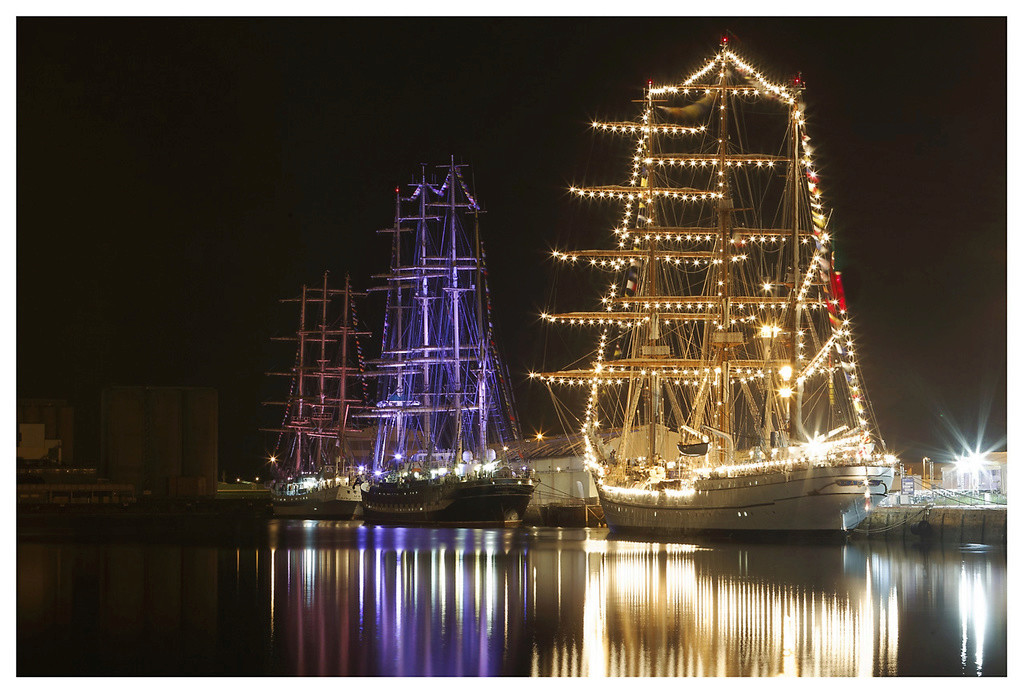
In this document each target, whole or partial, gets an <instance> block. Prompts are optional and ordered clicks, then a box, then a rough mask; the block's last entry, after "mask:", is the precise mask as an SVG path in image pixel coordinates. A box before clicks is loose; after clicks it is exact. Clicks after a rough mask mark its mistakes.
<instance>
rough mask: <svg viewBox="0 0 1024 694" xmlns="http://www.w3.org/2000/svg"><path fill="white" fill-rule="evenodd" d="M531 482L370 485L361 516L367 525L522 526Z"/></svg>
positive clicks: (495, 480) (499, 480) (498, 480)
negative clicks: (362, 515)
mask: <svg viewBox="0 0 1024 694" xmlns="http://www.w3.org/2000/svg"><path fill="white" fill-rule="evenodd" d="M535 486H536V485H535V483H534V481H533V480H530V479H522V478H484V479H479V480H462V481H458V482H444V483H437V482H422V483H410V484H387V483H382V484H378V485H373V486H369V487H367V488H365V489H364V490H363V513H364V519H365V521H366V522H367V523H369V524H373V525H459V526H467V527H469V526H471V527H485V526H498V527H512V526H516V525H520V524H521V523H522V519H523V516H524V515H525V513H526V507H527V505H528V504H529V503H530V498H531V497H532V496H533V490H534V488H535Z"/></svg>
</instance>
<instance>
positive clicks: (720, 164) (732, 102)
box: [531, 40, 895, 536]
mask: <svg viewBox="0 0 1024 694" xmlns="http://www.w3.org/2000/svg"><path fill="white" fill-rule="evenodd" d="M802 95H803V84H802V83H801V80H800V79H799V78H797V79H794V80H792V81H791V82H789V83H786V84H783V83H779V82H773V81H771V80H769V78H768V77H767V76H765V75H764V74H763V73H762V72H760V71H759V70H758V69H756V68H755V67H754V66H753V65H752V64H751V63H749V62H748V61H746V60H745V59H743V58H741V57H740V56H739V55H738V54H737V53H736V52H734V50H732V48H731V47H730V46H729V45H728V42H727V41H726V40H723V41H722V43H721V46H720V49H719V51H718V52H717V53H716V54H714V55H713V56H712V57H711V58H710V59H708V60H707V61H706V62H705V63H704V65H703V67H701V68H700V69H698V70H697V71H696V72H694V73H693V74H692V75H690V76H689V77H686V78H685V79H684V80H681V81H680V82H677V83H672V84H667V85H656V84H650V83H649V84H648V85H647V87H646V88H645V90H644V93H643V99H642V100H641V101H640V102H639V104H640V113H639V114H638V115H637V117H636V118H635V120H632V121H626V122H595V123H594V124H593V127H594V129H595V130H596V131H598V132H599V133H605V134H609V135H615V136H620V137H625V138H627V139H628V140H630V141H631V142H632V154H631V158H630V159H629V161H630V166H631V168H630V170H629V171H628V172H627V176H626V179H625V182H624V183H618V184H613V185H599V186H580V187H573V188H571V189H570V190H571V192H572V193H573V194H574V195H576V196H579V197H580V198H583V199H585V200H591V201H600V202H612V203H613V204H617V205H620V206H621V209H622V213H621V216H620V217H619V218H618V221H617V226H616V228H615V229H614V230H613V237H614V243H613V244H610V245H611V246H612V247H610V248H606V249H599V250H573V251H559V250H556V251H555V252H554V255H555V258H556V259H558V260H560V261H564V262H567V263H570V264H574V265H583V266H586V267H587V268H588V269H589V270H590V271H597V272H603V273H607V274H608V275H609V276H610V282H609V286H608V289H607V292H606V293H605V294H604V296H602V297H600V305H599V306H595V309H596V310H591V311H578V312H572V313H550V314H544V319H545V320H546V321H549V322H550V323H553V324H559V325H565V326H568V327H570V328H575V329H582V330H589V331H596V348H595V350H594V352H593V353H591V354H590V355H588V356H587V357H586V358H584V359H581V360H580V361H583V362H584V363H586V364H587V366H586V367H585V368H579V369H566V370H561V371H553V372H544V373H535V374H532V375H531V376H532V377H533V378H535V379H540V380H542V381H544V382H545V383H547V384H548V385H551V386H567V387H570V388H572V387H575V388H577V389H578V388H584V389H586V390H587V391H589V400H588V401H587V403H586V406H585V412H584V413H583V416H582V417H581V422H582V429H581V433H582V438H583V446H584V450H585V459H586V463H587V465H588V467H589V468H590V470H591V471H592V472H593V474H594V476H595V480H596V483H597V490H598V494H599V497H600V501H601V505H602V507H603V510H604V515H605V519H606V521H607V523H608V525H609V527H610V528H612V529H613V530H615V531H636V532H644V533H651V534H657V535H668V536H672V535H684V534H689V533H694V532H705V531H726V532H734V531H754V530H756V531H844V530H849V529H851V528H854V527H855V526H857V525H858V524H859V523H861V522H862V521H863V520H864V519H865V518H866V517H867V515H868V513H869V512H870V511H871V509H872V507H873V506H874V505H875V504H877V503H878V502H879V501H880V500H881V499H883V498H884V497H885V495H886V494H887V492H888V491H889V488H890V487H891V485H892V481H893V474H894V471H893V465H894V463H895V458H894V456H892V455H890V454H887V453H886V452H885V451H884V442H883V441H882V440H881V438H880V436H879V434H878V431H877V427H876V426H875V423H874V417H873V413H872V410H871V407H870V405H869V403H868V399H867V393H866V391H865V388H864V383H863V381H862V379H861V373H860V367H859V365H858V363H857V351H856V349H855V343H854V340H853V333H852V328H853V326H852V321H851V319H850V317H849V315H848V313H847V310H846V303H845V299H844V296H843V291H842V283H841V279H840V274H839V273H838V272H837V271H836V270H835V269H834V265H833V250H832V249H833V243H832V239H833V237H834V235H835V231H834V227H836V226H839V224H838V223H831V220H830V217H831V215H830V212H829V210H828V209H827V208H826V206H825V202H824V199H823V194H822V190H821V187H820V186H821V183H820V182H819V178H818V174H817V171H816V168H815V164H814V161H813V159H812V154H813V150H812V147H811V142H810V138H809V137H808V135H807V133H806V127H805V126H806V123H805V112H804V104H803V101H802ZM843 231H845V230H842V229H840V232H843Z"/></svg>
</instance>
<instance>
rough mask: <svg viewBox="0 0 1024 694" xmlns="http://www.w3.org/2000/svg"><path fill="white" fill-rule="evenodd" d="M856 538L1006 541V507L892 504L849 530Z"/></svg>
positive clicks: (951, 541)
mask: <svg viewBox="0 0 1024 694" xmlns="http://www.w3.org/2000/svg"><path fill="white" fill-rule="evenodd" d="M852 536H853V537H854V538H857V539H872V540H880V539H884V540H887V541H912V542H921V541H928V542H937V543H941V544H970V543H975V544H984V545H1005V544H1006V508H1005V507H999V508H992V507H984V508H979V507H970V506H966V507H965V506H932V507H921V506H892V507H882V508H876V509H875V510H874V511H872V512H871V515H869V516H868V517H867V520H865V521H864V522H863V523H861V524H860V525H859V526H858V527H857V528H856V529H855V530H854V531H853V533H852Z"/></svg>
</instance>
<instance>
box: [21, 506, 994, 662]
mask: <svg viewBox="0 0 1024 694" xmlns="http://www.w3.org/2000/svg"><path fill="white" fill-rule="evenodd" d="M97 587H98V588H99V589H98V590H97ZM55 644H56V645H57V646H59V647H60V648H63V649H64V650H65V651H67V652H75V653H78V652H81V656H80V657H79V659H78V660H74V661H70V664H68V663H65V665H64V667H58V666H55V665H54V661H53V659H52V658H49V659H48V658H47V657H46V656H45V655H44V654H43V651H44V650H45V649H50V650H51V651H52V650H53V648H54V646H55ZM114 644H116V646H117V648H116V649H112V648H110V645H114ZM37 651H38V652H39V653H40V655H39V656H38V657H37V656H35V655H34V654H35V653H36V652H37ZM153 653H160V654H161V656H160V657H157V656H154V655H152V654H153ZM175 654H176V655H177V657H178V659H177V660H175V659H174V655H175ZM18 663H19V674H47V673H53V674H56V673H66V674H74V673H83V674H103V673H108V674H120V673H122V672H124V673H129V674H131V673H136V672H137V673H139V674H145V673H168V674H170V673H178V674H186V673H187V674H204V673H209V674H324V675H395V676H409V675H443V676H453V675H535V676H590V677H598V676H622V675H629V676H634V675H636V676H679V675H696V676H776V675H783V676H858V675H918V676H921V675H967V676H974V675H1005V674H1006V554H1005V549H1003V548H1001V547H1000V548H984V547H964V548H960V547H944V548H943V547H936V548H933V549H930V550H927V551H922V550H921V549H920V548H917V547H904V546H903V545H900V544H885V543H881V544H874V543H872V544H865V543H851V544H847V545H827V546H822V545H818V546H814V545H796V546H785V545H747V544H724V543H720V544H709V543H696V544H682V543H657V542H655V543H648V542H639V541H632V540H624V539H615V538H611V539H609V537H608V535H607V531H603V530H596V529H588V530H559V529H524V530H474V529H426V528H423V529H412V528H382V527H363V526H361V525H360V524H358V523H352V522H312V521H306V522H302V521H272V522H271V523H270V525H269V527H268V535H267V538H266V541H265V542H258V543H256V544H255V546H234V545H232V546H224V545H223V544H222V545H219V546H209V545H202V544H199V545H195V544H180V545H174V544H166V543H165V544H155V543H147V542H135V543H132V544H129V545H127V546H125V545H124V544H123V543H109V544H103V543H95V542H93V543H88V544H76V543H71V542H63V541H58V542H56V543H54V542H26V541H21V540H19V546H18Z"/></svg>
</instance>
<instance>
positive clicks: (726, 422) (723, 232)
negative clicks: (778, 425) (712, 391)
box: [713, 40, 742, 463]
mask: <svg viewBox="0 0 1024 694" xmlns="http://www.w3.org/2000/svg"><path fill="white" fill-rule="evenodd" d="M719 55H720V57H721V63H722V67H721V72H720V73H719V78H718V84H719V93H718V99H719V101H720V104H719V109H718V167H717V168H718V171H717V172H716V173H717V178H718V184H717V187H718V188H719V192H721V193H722V196H721V197H720V198H719V199H718V206H717V212H718V233H719V241H718V243H719V245H720V247H721V257H720V259H719V267H720V268H721V270H720V273H721V280H720V281H719V284H720V285H721V291H720V296H721V302H720V306H721V308H720V311H721V316H722V322H721V326H720V329H719V331H718V332H715V333H713V334H714V335H715V336H716V337H718V339H719V340H720V342H719V351H718V359H717V361H718V367H717V370H720V372H719V374H718V378H719V379H721V380H720V384H721V385H720V389H719V397H720V398H721V399H720V400H719V406H718V418H717V422H716V424H717V425H718V427H719V431H720V433H721V434H722V436H723V438H725V440H726V441H731V440H732V385H731V383H730V368H729V367H730V358H731V356H732V355H731V345H732V344H733V343H734V342H741V341H742V335H738V334H735V333H733V332H731V331H730V326H731V323H732V322H731V320H730V306H729V302H730V300H731V292H732V285H731V282H730V279H731V275H732V272H731V270H730V267H731V265H732V263H731V262H730V257H729V250H730V248H731V247H732V193H731V191H730V181H729V176H727V175H726V167H725V162H726V158H727V156H728V154H729V149H728V140H729V131H728V121H727V116H728V115H729V105H730V104H729V90H728V89H726V88H725V86H726V85H725V80H726V69H725V64H726V63H725V41H724V40H723V41H722V46H721V50H720V53H719ZM731 455H732V450H731V446H729V448H727V449H725V450H724V451H723V450H722V448H721V446H719V460H720V462H722V463H727V462H729V460H728V458H730V457H731Z"/></svg>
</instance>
